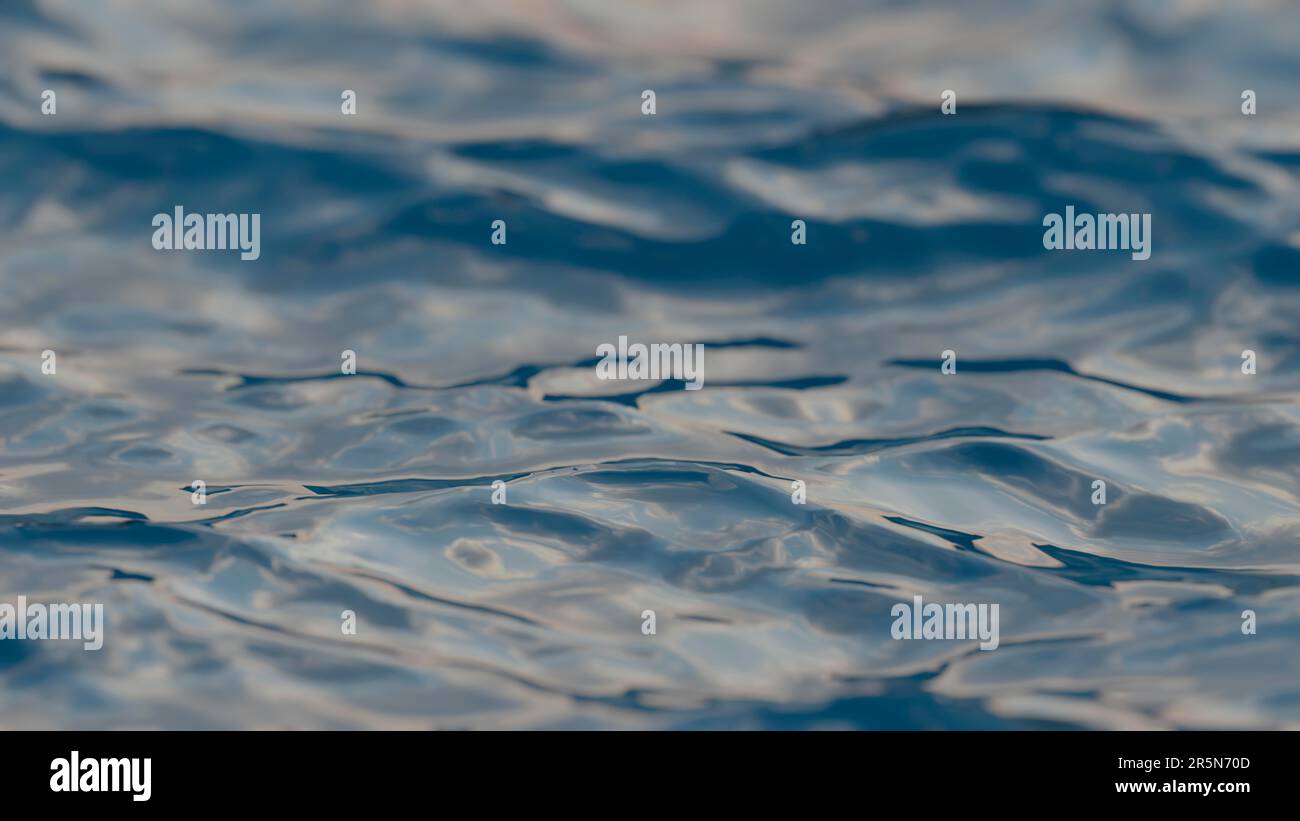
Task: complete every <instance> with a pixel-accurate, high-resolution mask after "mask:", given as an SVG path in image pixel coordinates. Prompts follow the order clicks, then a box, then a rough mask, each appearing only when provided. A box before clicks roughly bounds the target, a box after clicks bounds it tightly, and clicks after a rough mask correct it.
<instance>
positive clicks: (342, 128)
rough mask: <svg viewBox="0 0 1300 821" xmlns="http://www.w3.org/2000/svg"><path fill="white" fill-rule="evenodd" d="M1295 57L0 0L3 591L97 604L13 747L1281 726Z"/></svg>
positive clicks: (1211, 22)
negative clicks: (601, 363)
mask: <svg viewBox="0 0 1300 821" xmlns="http://www.w3.org/2000/svg"><path fill="white" fill-rule="evenodd" d="M1298 76H1300V6H1297V5H1296V4H1294V3H1290V2H1284V0H1276V2H1239V3H1234V4H1222V3H1213V2H1208V0H1206V1H1205V2H1202V1H1201V0H1183V1H1182V2H1174V1H1173V0H1169V1H1167V2H1141V1H1140V0H1133V1H1132V2H1128V1H1124V0H1108V1H1107V2H1076V3H1051V4H1043V3H1030V2H1008V1H1007V0H1001V1H1000V2H970V3H961V4H957V3H937V2H906V3H903V2H863V0H853V2H848V1H847V0H845V1H844V2H800V3H793V2H735V1H734V0H709V1H708V2H676V1H675V0H674V1H673V2H665V0H655V2H648V1H647V2H608V1H607V0H601V1H600V2H597V0H590V2H564V3H560V2H551V1H550V0H518V2H500V1H499V0H494V2H490V3H463V2H395V0H387V1H382V2H367V3H357V2H354V1H353V0H333V2H314V3H309V4H308V3H287V2H280V3H268V2H253V1H252V0H250V1H249V2H229V3H198V2H184V3H183V2H175V1H174V0H168V1H166V2H164V0H151V1H150V2H124V1H123V0H101V1H99V2H90V0H84V1H83V2H75V1H74V0H4V2H2V3H0V599H3V600H6V601H12V600H13V598H14V597H15V596H17V595H25V596H27V597H28V598H29V600H33V601H51V602H52V601H85V602H103V603H104V604H105V607H106V610H107V618H108V627H107V636H106V640H105V645H104V648H103V649H102V650H100V651H98V652H85V651H83V650H82V649H81V647H80V644H74V643H70V642H32V641H24V642H20V641H3V642H0V726H3V727H9V728H50V727H57V728H79V729H80V728H150V727H164V728H194V727H197V728H278V727H295V728H425V727H434V728H460V727H473V728H1025V727H1081V728H1145V727H1155V728H1170V727H1292V728H1294V727H1300V654H1297V653H1296V652H1295V650H1296V647H1297V639H1298V638H1300V560H1298V556H1297V551H1298V537H1300V475H1298V473H1297V468H1298V467H1300V418H1298V415H1297V411H1296V406H1295V399H1296V396H1297V392H1298V391H1300V327H1298V319H1297V318H1298V317H1300V196H1298V194H1300V107H1298V106H1297V105H1296V102H1295V100H1294V89H1295V86H1294V81H1295V78H1296V77H1298ZM46 88H49V89H53V90H55V91H56V93H57V95H58V97H57V104H58V113H57V114H56V115H55V116H42V115H41V114H40V95H41V92H42V90H43V89H46ZM343 89H353V90H355V91H356V92H357V97H358V103H357V109H358V114H357V115H356V116H355V117H345V116H343V115H342V114H341V113H340V93H341V91H342V90H343ZM643 89H654V90H655V91H656V92H657V95H658V97H657V114H656V115H655V116H653V117H647V116H643V115H642V114H641V112H640V104H641V92H642V90H643ZM944 89H953V90H954V91H956V92H957V95H958V113H957V115H956V116H941V115H940V114H939V110H938V109H939V98H940V94H941V92H942V91H943V90H944ZM1243 89H1252V90H1254V91H1255V92H1256V93H1257V95H1258V107H1259V113H1258V114H1257V115H1256V116H1254V117H1247V116H1243V115H1242V113H1241V110H1240V106H1241V100H1240V95H1241V92H1242V90H1243ZM175 205H183V206H184V207H185V208H186V209H187V210H189V211H197V212H222V213H225V212H256V213H260V214H261V215H262V254H261V258H260V259H259V260H257V261H255V262H241V261H240V260H239V258H238V255H237V254H235V253H223V252H208V253H202V252H190V253H180V252H165V251H155V250H154V249H153V248H152V247H151V245H150V238H151V236H152V231H153V229H152V227H151V225H150V220H151V218H152V216H153V215H154V214H155V213H159V212H167V213H170V211H171V209H172V208H173V207H174V206H175ZM1066 205H1075V206H1076V207H1077V208H1078V209H1079V210H1080V211H1085V210H1090V211H1093V212H1150V213H1151V214H1152V215H1153V216H1152V223H1153V238H1152V249H1153V253H1152V256H1151V258H1150V259H1149V260H1147V261H1143V262H1138V261H1133V260H1131V259H1130V258H1129V255H1128V254H1127V253H1123V252H1115V253H1106V252H1091V253H1084V252H1075V253H1067V252H1047V251H1045V250H1044V249H1043V245H1042V232H1043V229H1042V218H1043V215H1044V214H1047V213H1050V212H1060V211H1062V210H1063V209H1064V207H1065V206H1066ZM796 218H800V219H804V220H806V222H807V226H808V244H807V245H806V246H802V247H800V246H793V245H791V243H790V221H791V220H792V219H796ZM494 219H504V220H506V222H507V223H508V231H509V233H508V244H507V245H505V246H493V245H491V244H490V243H489V241H488V239H489V235H490V228H489V225H490V223H491V222H492V220H494ZM619 335H627V336H629V337H630V338H631V339H632V341H642V342H703V343H706V353H705V365H704V368H705V370H704V374H705V387H704V389H703V390H700V391H689V392H688V391H684V390H682V389H681V385H680V384H674V383H668V384H666V385H663V386H658V387H656V385H654V384H644V383H641V384H638V383H629V382H601V381H599V380H597V379H596V378H595V372H594V368H593V367H592V366H593V362H594V358H595V350H596V347H597V346H598V345H599V344H601V343H604V342H614V341H615V340H616V339H617V337H618V336H619ZM47 348H48V349H53V350H55V351H56V352H57V355H58V372H57V375H55V376H46V375H43V374H42V373H41V370H40V365H41V360H40V352H41V351H42V350H44V349H47ZM344 349H352V350H355V351H356V352H357V356H358V369H359V371H360V372H359V373H358V374H357V375H356V376H352V377H347V378H340V377H339V376H338V374H339V364H340V353H341V351H343V350H344ZM945 349H953V350H955V351H957V352H958V356H959V360H958V374H957V375H955V376H942V375H941V374H940V373H939V369H938V362H939V355H940V352H941V351H943V350H945ZM1244 349H1253V350H1255V351H1256V352H1257V354H1258V358H1259V372H1258V374H1257V375H1255V376H1245V375H1243V374H1242V373H1241V371H1240V368H1239V366H1240V363H1241V359H1240V356H1241V351H1242V350H1244ZM194 479H203V480H204V481H206V482H207V483H208V491H209V496H208V502H207V504H206V505H205V506H203V507H196V506H194V505H192V504H191V501H190V493H189V491H188V490H187V487H188V486H189V484H190V482H191V481H192V480H194ZM495 479H503V480H506V481H508V502H509V503H508V504H507V505H493V504H491V503H490V493H491V491H490V489H489V485H490V484H491V482H492V481H493V480H495ZM796 479H798V480H802V481H804V482H806V483H807V493H808V503H807V504H806V505H803V506H798V505H794V504H792V503H791V499H790V485H791V482H792V481H793V480H796ZM1094 479H1103V480H1105V481H1106V482H1107V484H1108V503H1107V504H1106V505H1105V506H1094V505H1093V504H1092V503H1091V501H1090V496H1091V483H1092V481H1093V480H1094ZM914 595H922V596H924V598H925V600H926V601H935V602H996V603H999V604H1000V610H1001V625H1000V626H1001V646H1000V647H999V648H998V649H997V650H996V651H993V652H981V651H980V650H979V649H978V647H977V646H976V645H975V644H973V643H970V642H956V641H894V640H891V638H890V635H889V628H890V624H891V622H892V618H891V616H890V614H889V610H890V607H891V605H892V604H893V603H894V602H899V601H911V598H912V596H914ZM345 609H350V610H353V611H355V612H356V614H357V619H358V634H357V635H356V636H345V635H342V631H341V630H340V613H341V611H343V610H345ZM646 609H653V610H655V611H656V613H657V630H658V632H657V635H655V636H644V635H642V633H641V629H640V628H641V624H642V620H641V613H642V611H643V610H646ZM1246 609H1253V610H1254V611H1256V613H1257V614H1258V620H1259V627H1258V634H1257V635H1253V636H1246V635H1243V634H1242V630H1241V623H1242V619H1241V613H1242V611H1243V610H1246Z"/></svg>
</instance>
